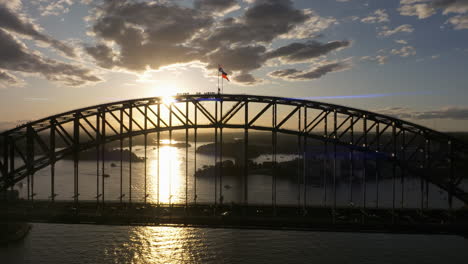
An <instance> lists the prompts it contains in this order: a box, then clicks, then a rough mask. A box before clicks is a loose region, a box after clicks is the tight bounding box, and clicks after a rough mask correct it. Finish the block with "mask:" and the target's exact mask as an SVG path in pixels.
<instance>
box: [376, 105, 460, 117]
mask: <svg viewBox="0 0 468 264" xmlns="http://www.w3.org/2000/svg"><path fill="white" fill-rule="evenodd" d="M379 113H382V114H386V115H390V116H394V117H398V118H403V119H419V120H424V119H452V120H468V107H465V106H463V107H462V106H446V107H442V108H440V109H436V110H428V111H415V110H412V109H409V108H406V107H391V108H385V109H381V110H379Z"/></svg>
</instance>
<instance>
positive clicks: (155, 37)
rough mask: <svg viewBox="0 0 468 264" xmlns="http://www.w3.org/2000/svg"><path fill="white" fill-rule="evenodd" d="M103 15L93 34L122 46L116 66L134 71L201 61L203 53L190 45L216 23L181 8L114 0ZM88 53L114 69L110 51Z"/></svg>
mask: <svg viewBox="0 0 468 264" xmlns="http://www.w3.org/2000/svg"><path fill="white" fill-rule="evenodd" d="M100 13H101V14H102V15H100V16H99V17H97V19H96V21H95V24H94V25H93V28H92V29H93V32H94V33H95V34H96V35H97V36H98V37H100V38H102V39H104V40H107V41H113V42H115V43H116V44H117V45H118V47H119V50H120V53H119V54H116V55H117V56H115V57H113V60H112V61H113V62H114V65H115V66H118V67H121V68H125V69H129V70H133V71H144V70H146V69H147V68H148V67H150V68H152V69H158V68H160V67H162V66H166V65H170V64H174V63H186V62H190V61H193V60H195V59H197V58H199V57H200V52H199V51H198V50H197V48H196V47H193V46H192V45H190V46H189V45H187V42H188V41H189V40H190V39H191V38H192V37H193V36H194V35H195V34H196V33H197V32H199V31H200V30H201V29H204V28H207V27H209V26H210V25H211V24H212V23H213V19H212V18H211V17H207V16H205V15H202V13H201V12H199V11H197V10H194V9H191V8H185V7H181V6H177V5H162V4H152V3H143V2H142V3H135V2H126V1H118V2H114V1H111V2H108V3H107V4H105V5H104V6H103V7H102V10H101V12H100ZM87 51H88V52H89V53H90V54H91V55H92V56H93V57H94V58H95V59H96V60H98V64H100V65H106V66H108V67H109V66H110V65H109V62H110V57H109V55H110V53H109V51H110V49H109V48H106V47H105V46H103V45H99V46H96V47H94V48H92V47H88V48H87Z"/></svg>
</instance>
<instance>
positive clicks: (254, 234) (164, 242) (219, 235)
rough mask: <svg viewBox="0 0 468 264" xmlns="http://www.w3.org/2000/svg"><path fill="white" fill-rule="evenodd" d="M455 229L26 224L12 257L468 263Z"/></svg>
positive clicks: (4, 251) (465, 244) (1, 257)
mask: <svg viewBox="0 0 468 264" xmlns="http://www.w3.org/2000/svg"><path fill="white" fill-rule="evenodd" d="M467 248H468V240H466V239H463V238H461V237H456V236H440V235H437V236H429V235H389V234H354V233H321V232H307V231H279V230H241V229H213V228H181V227H140V226H100V225H61V224H33V228H32V230H31V232H30V234H29V235H28V236H27V237H26V239H25V240H24V241H23V242H20V243H18V244H15V245H11V246H9V247H7V248H5V247H4V248H0V262H1V263H8V264H10V263H11V264H15V263H48V264H54V263H80V264H81V263H102V264H104V263H341V264H344V263H360V264H365V263H393V264H395V263H437V264H440V263H450V264H452V263H453V264H455V263H467V262H466V261H467V259H468V251H467V250H466V249H467Z"/></svg>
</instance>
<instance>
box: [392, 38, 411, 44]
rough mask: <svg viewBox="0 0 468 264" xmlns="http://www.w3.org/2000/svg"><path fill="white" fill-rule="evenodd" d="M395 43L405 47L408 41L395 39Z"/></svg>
mask: <svg viewBox="0 0 468 264" xmlns="http://www.w3.org/2000/svg"><path fill="white" fill-rule="evenodd" d="M395 42H396V43H398V44H401V45H406V44H408V41H406V40H404V39H397V40H395Z"/></svg>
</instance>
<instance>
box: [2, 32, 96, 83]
mask: <svg viewBox="0 0 468 264" xmlns="http://www.w3.org/2000/svg"><path fill="white" fill-rule="evenodd" d="M0 39H1V40H2V41H0V69H5V70H10V71H19V72H25V73H37V74H41V75H42V76H44V77H45V78H46V79H48V80H51V81H57V82H61V83H64V84H66V85H69V86H78V85H83V84H86V83H88V82H97V81H100V79H99V78H98V77H96V76H95V75H94V74H93V73H91V71H89V70H87V69H83V68H81V67H79V66H75V65H72V64H67V63H62V62H58V61H55V60H51V59H47V58H43V57H42V56H40V55H39V54H34V53H31V52H29V50H28V49H27V48H26V46H25V45H24V44H23V43H21V42H20V41H19V40H17V39H16V38H15V37H14V36H13V35H11V34H10V33H8V32H7V31H5V30H3V29H0Z"/></svg>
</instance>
